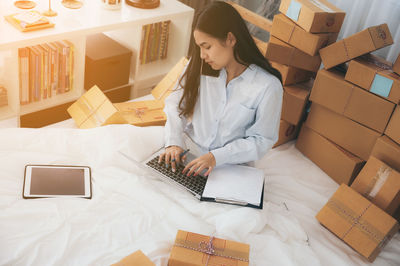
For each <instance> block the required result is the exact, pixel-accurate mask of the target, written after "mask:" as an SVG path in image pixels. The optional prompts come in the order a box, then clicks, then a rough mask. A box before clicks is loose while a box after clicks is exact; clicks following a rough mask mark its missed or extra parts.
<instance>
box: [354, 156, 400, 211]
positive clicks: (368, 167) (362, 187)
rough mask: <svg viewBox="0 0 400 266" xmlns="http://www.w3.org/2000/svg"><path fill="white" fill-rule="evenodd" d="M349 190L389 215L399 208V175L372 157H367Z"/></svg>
mask: <svg viewBox="0 0 400 266" xmlns="http://www.w3.org/2000/svg"><path fill="white" fill-rule="evenodd" d="M351 188H353V189H354V190H355V191H357V192H358V193H360V194H361V195H363V196H364V197H366V198H367V199H369V200H370V201H371V202H372V203H373V204H375V205H376V206H378V207H379V208H381V209H382V210H384V211H385V212H387V213H388V214H390V215H392V214H394V212H395V211H396V209H397V207H399V206H400V173H399V172H397V171H396V170H393V169H392V168H390V167H389V166H388V165H387V164H385V163H384V162H382V161H380V160H378V159H376V158H375V157H374V156H371V157H369V159H368V161H367V163H366V164H365V166H364V167H363V169H362V170H361V172H360V173H359V174H358V176H357V177H356V179H355V180H354V182H353V184H352V185H351Z"/></svg>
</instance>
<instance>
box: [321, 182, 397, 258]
mask: <svg viewBox="0 0 400 266" xmlns="http://www.w3.org/2000/svg"><path fill="white" fill-rule="evenodd" d="M316 218H317V220H318V221H319V222H320V223H321V224H322V225H323V226H325V227H326V228H327V229H329V231H331V232H332V233H334V234H335V235H336V236H337V237H339V238H340V239H342V240H343V241H344V242H345V243H346V244H348V245H349V246H350V247H352V248H353V249H354V250H356V251H357V252H358V253H360V254H361V255H363V256H364V257H365V258H367V259H368V260H369V261H370V262H372V261H374V260H375V258H376V257H377V256H378V254H379V252H380V251H381V250H382V248H383V247H384V246H385V245H386V243H387V242H389V240H390V239H391V238H392V237H393V235H394V234H396V232H397V230H398V228H399V224H398V223H397V221H396V220H395V219H393V217H391V216H390V215H389V214H387V213H386V212H384V211H382V210H381V209H379V208H378V207H376V206H375V205H374V204H372V203H371V202H369V201H368V200H367V199H366V198H364V197H363V196H361V195H360V194H358V193H357V192H356V191H354V190H353V189H352V188H350V187H348V186H347V185H345V184H342V185H341V186H340V187H339V188H338V190H336V192H335V193H334V194H333V196H332V197H331V198H330V199H329V201H328V202H327V203H326V204H325V206H324V207H323V208H322V209H321V210H320V211H319V212H318V214H317V215H316Z"/></svg>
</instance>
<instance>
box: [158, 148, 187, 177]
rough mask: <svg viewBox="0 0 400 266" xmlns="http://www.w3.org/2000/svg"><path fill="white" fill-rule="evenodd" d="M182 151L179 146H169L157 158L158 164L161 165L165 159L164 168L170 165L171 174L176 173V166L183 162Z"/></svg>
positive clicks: (184, 157)
mask: <svg viewBox="0 0 400 266" xmlns="http://www.w3.org/2000/svg"><path fill="white" fill-rule="evenodd" d="M182 152H183V149H182V148H181V147H179V146H169V147H167V148H165V152H164V153H162V154H161V155H160V157H159V158H158V163H161V162H162V161H163V160H164V159H165V166H166V167H167V168H168V167H169V165H170V164H171V168H172V172H175V171H176V164H177V163H178V164H179V163H180V162H181V159H182V160H183V161H185V159H186V155H185V156H182V158H181V156H180V155H181V153H182Z"/></svg>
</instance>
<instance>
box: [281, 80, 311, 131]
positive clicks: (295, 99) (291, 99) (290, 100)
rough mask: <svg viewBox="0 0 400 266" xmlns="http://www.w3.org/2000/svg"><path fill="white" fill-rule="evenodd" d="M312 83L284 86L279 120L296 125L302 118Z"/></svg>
mask: <svg viewBox="0 0 400 266" xmlns="http://www.w3.org/2000/svg"><path fill="white" fill-rule="evenodd" d="M312 85H313V82H312V81H309V82H305V83H298V84H293V85H290V86H284V87H283V89H284V92H283V102H282V114H281V119H283V120H285V121H287V122H289V123H291V124H293V125H298V124H299V123H300V121H301V119H302V118H303V116H304V113H305V108H306V104H307V102H308V97H309V95H310V91H311V88H312Z"/></svg>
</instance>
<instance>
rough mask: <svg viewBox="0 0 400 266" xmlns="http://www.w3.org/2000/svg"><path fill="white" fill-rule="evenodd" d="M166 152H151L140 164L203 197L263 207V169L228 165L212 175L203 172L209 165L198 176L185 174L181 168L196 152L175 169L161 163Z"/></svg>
mask: <svg viewBox="0 0 400 266" xmlns="http://www.w3.org/2000/svg"><path fill="white" fill-rule="evenodd" d="M163 152H164V148H162V149H160V150H159V151H157V152H156V153H154V154H152V155H151V156H150V157H149V158H148V159H146V160H145V161H143V162H142V163H141V165H142V166H144V167H145V168H146V169H149V170H150V171H151V172H153V173H154V174H156V176H158V177H160V178H161V179H163V180H165V181H167V182H168V183H172V184H174V185H175V186H178V187H180V188H181V189H184V190H186V191H188V192H190V193H191V194H192V195H194V196H195V197H196V198H197V199H199V200H201V201H211V202H218V203H225V204H234V205H240V206H247V207H252V208H258V209H262V207H263V198H264V174H263V172H262V170H260V169H256V168H253V167H248V166H242V165H226V166H222V167H216V168H214V169H213V171H212V172H211V173H210V175H209V177H206V176H204V173H205V172H206V171H207V169H204V170H203V171H202V172H201V173H200V174H199V175H197V176H194V175H193V174H192V175H191V176H186V174H183V173H182V170H183V169H184V168H185V166H186V165H187V164H188V163H189V162H191V161H192V160H194V159H195V158H196V156H195V155H194V154H192V153H190V152H188V153H187V154H186V160H185V162H184V163H181V164H179V165H177V166H176V171H175V172H173V171H172V168H171V166H169V167H166V165H165V163H164V161H163V162H162V163H158V159H159V155H160V154H162V153H163ZM120 153H121V154H122V155H123V156H124V157H125V158H127V159H128V160H130V161H134V160H133V159H131V158H129V157H128V156H127V155H126V154H124V153H122V152H120ZM238 192H239V193H238Z"/></svg>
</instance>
